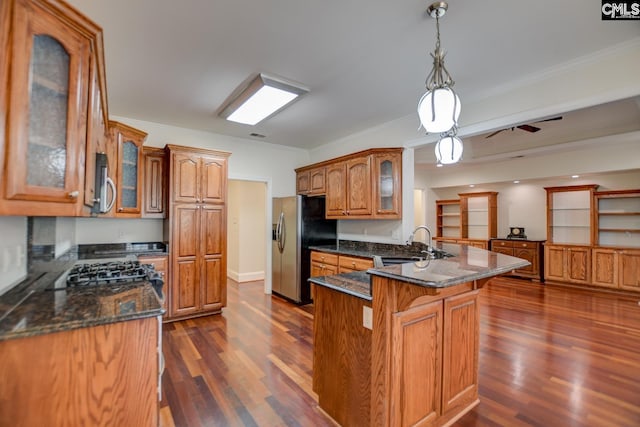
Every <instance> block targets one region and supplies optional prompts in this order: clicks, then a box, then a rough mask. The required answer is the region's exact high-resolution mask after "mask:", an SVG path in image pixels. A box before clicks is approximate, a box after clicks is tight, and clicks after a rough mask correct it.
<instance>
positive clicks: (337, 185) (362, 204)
mask: <svg viewBox="0 0 640 427" xmlns="http://www.w3.org/2000/svg"><path fill="white" fill-rule="evenodd" d="M371 196H372V182H371V156H370V155H368V156H362V157H355V158H351V159H349V160H345V161H343V162H338V163H336V164H333V165H331V166H328V167H327V203H326V217H327V218H333V219H341V218H358V217H360V218H362V217H364V218H368V217H371V215H372V212H373V208H372V205H373V203H372V200H371Z"/></svg>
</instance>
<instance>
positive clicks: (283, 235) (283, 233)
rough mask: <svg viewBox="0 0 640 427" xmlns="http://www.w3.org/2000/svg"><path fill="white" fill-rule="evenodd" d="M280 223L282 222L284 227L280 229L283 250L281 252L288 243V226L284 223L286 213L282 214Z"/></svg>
mask: <svg viewBox="0 0 640 427" xmlns="http://www.w3.org/2000/svg"><path fill="white" fill-rule="evenodd" d="M280 218H281V219H280V221H281V222H282V226H281V227H280V246H281V247H282V249H281V250H280V252H282V251H284V245H285V244H286V242H287V224H285V222H284V212H283V213H281V214H280Z"/></svg>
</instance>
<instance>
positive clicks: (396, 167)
mask: <svg viewBox="0 0 640 427" xmlns="http://www.w3.org/2000/svg"><path fill="white" fill-rule="evenodd" d="M296 190H297V193H298V194H303V195H308V196H317V195H325V197H326V208H325V209H326V210H325V217H326V218H329V219H399V218H402V148H374V149H369V150H364V151H360V152H357V153H353V154H348V155H346V156H342V157H338V158H335V159H331V160H326V161H324V162H320V163H315V164H313V165H308V166H304V167H301V168H298V169H296Z"/></svg>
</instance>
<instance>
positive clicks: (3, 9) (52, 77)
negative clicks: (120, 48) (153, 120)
mask: <svg viewBox="0 0 640 427" xmlns="http://www.w3.org/2000/svg"><path fill="white" fill-rule="evenodd" d="M0 29H1V30H0V51H2V52H3V55H1V56H0V84H1V85H2V88H3V90H2V91H0V129H2V130H3V132H2V133H1V135H0V147H1V148H0V165H4V166H3V169H2V181H3V185H2V186H1V190H0V214H2V215H47V216H77V215H80V214H81V213H82V212H83V204H84V201H85V195H84V183H85V179H84V177H85V156H86V143H87V128H88V123H90V122H91V121H92V120H93V116H92V114H93V112H94V111H93V110H92V109H89V107H88V106H89V102H90V101H89V93H90V87H91V77H92V76H91V67H92V66H96V63H95V62H93V61H92V52H93V54H95V55H98V54H99V53H101V52H102V38H101V29H100V28H99V27H98V26H96V25H95V24H94V23H92V22H91V21H89V20H87V19H86V18H85V17H84V16H83V15H81V14H79V13H78V12H77V11H75V10H74V9H73V8H71V7H70V6H68V5H66V4H64V3H60V2H53V3H49V2H46V1H41V0H30V1H27V0H7V1H3V2H2V4H0ZM98 72H102V70H101V69H99V68H98ZM102 96H105V94H104V93H103V94H102ZM105 105H106V104H105Z"/></svg>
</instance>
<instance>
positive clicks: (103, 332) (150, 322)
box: [0, 317, 160, 427]
mask: <svg viewBox="0 0 640 427" xmlns="http://www.w3.org/2000/svg"><path fill="white" fill-rule="evenodd" d="M159 332H160V331H159V322H158V319H157V318H156V317H149V318H146V319H137V320H130V321H126V322H117V323H111V324H107V325H99V326H94V327H88V328H79V329H73V330H70V331H62V332H57V333H50V334H45V335H38V336H32V337H25V338H19V339H11V340H6V341H2V342H0V378H2V387H0V414H2V415H1V417H0V418H1V424H2V425H12V426H97V425H101V426H148V427H151V426H157V425H158V410H159V405H158V378H159V375H158V369H159V362H158V347H159V342H158V337H159V336H160V333H159Z"/></svg>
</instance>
